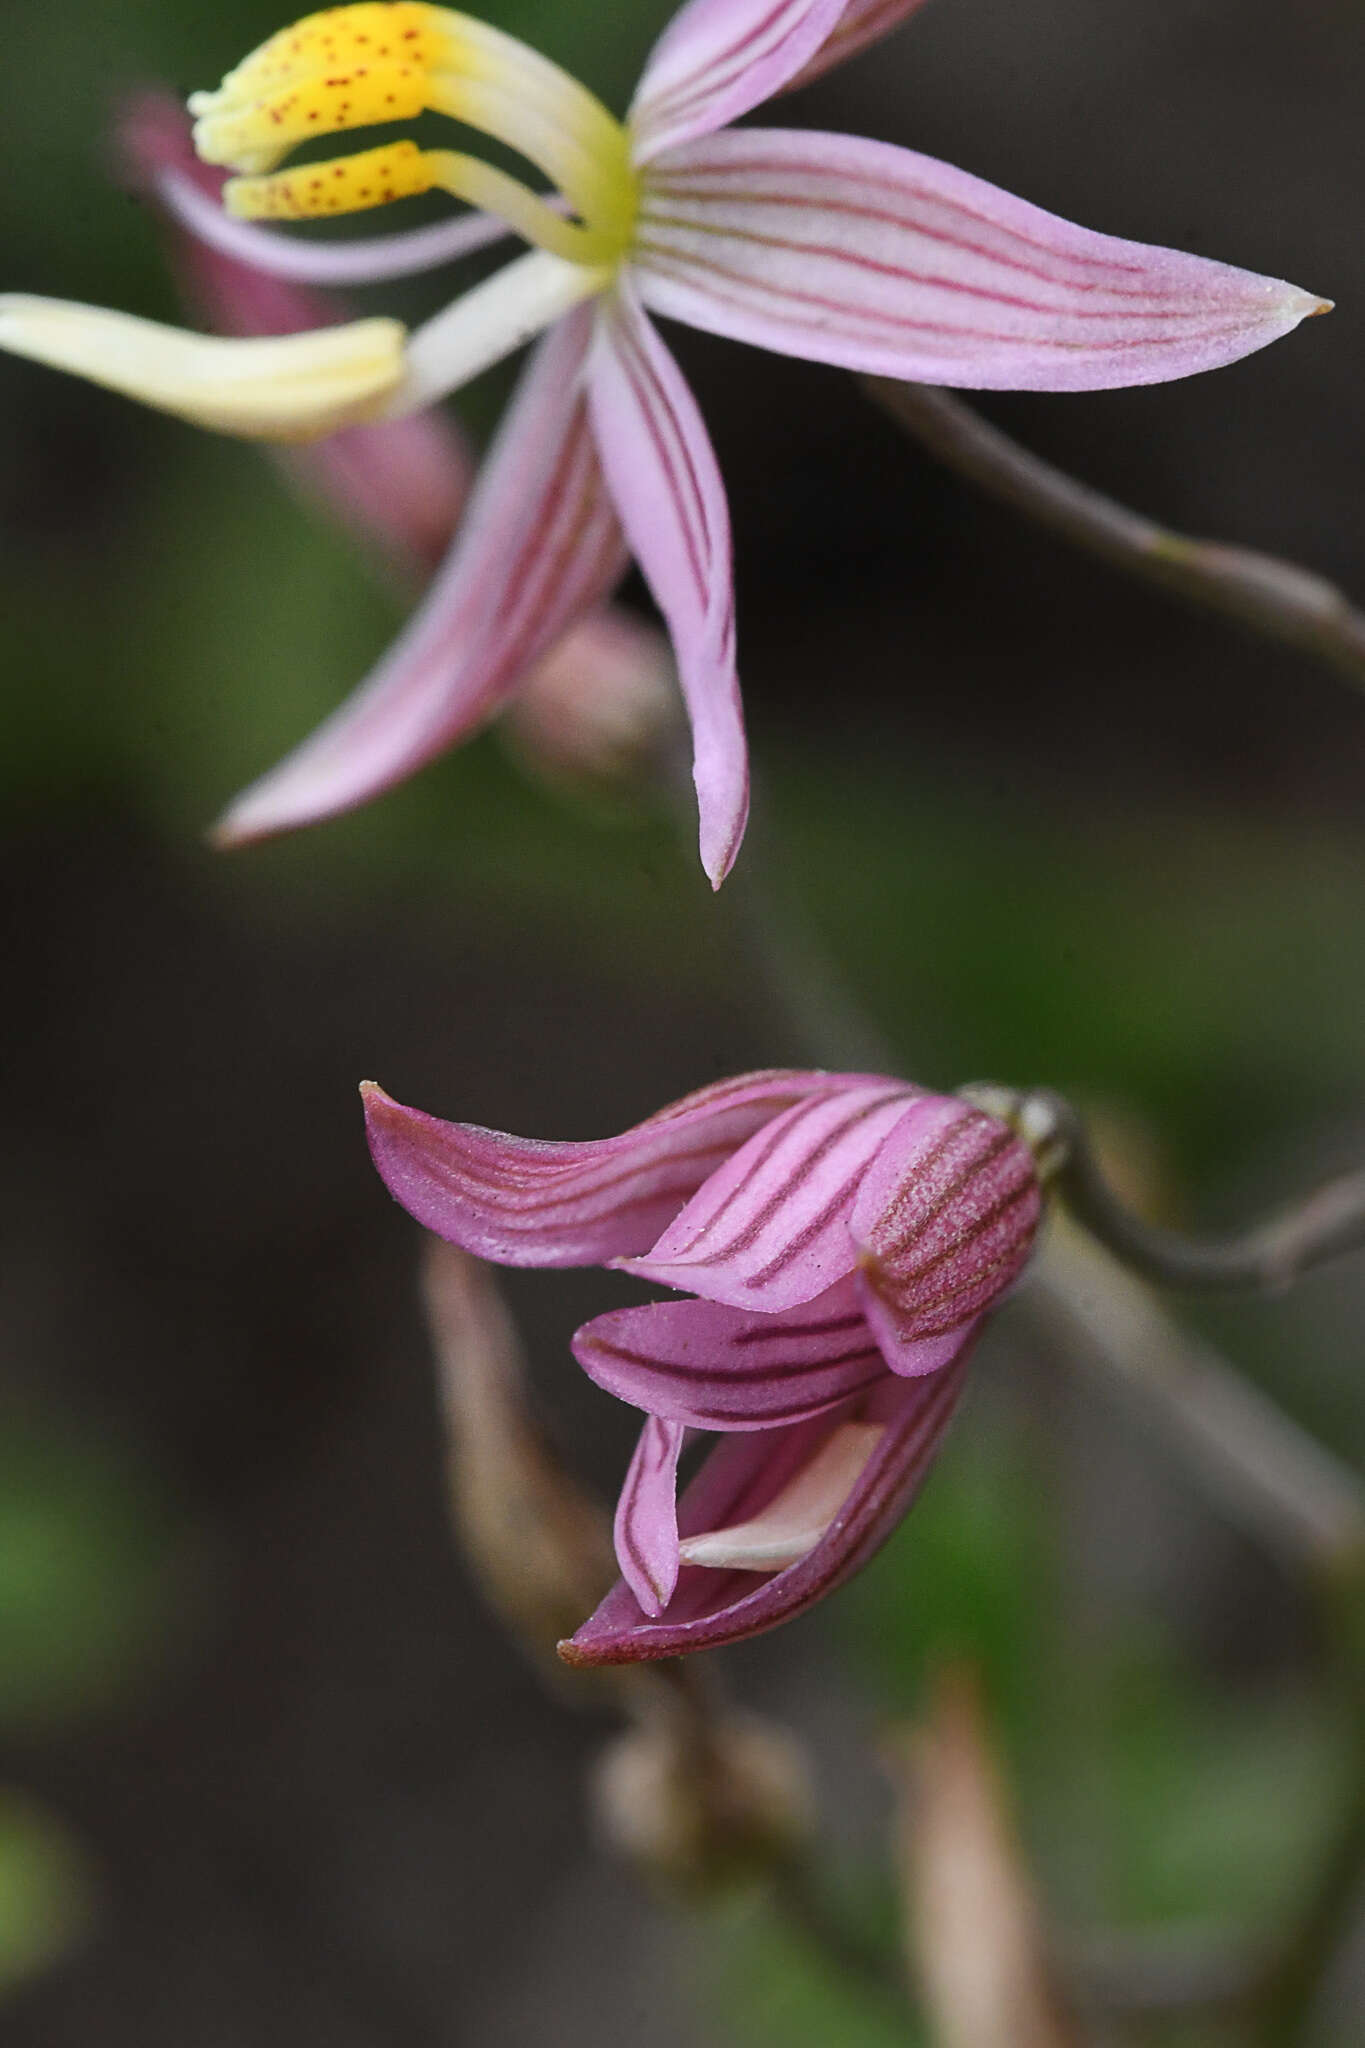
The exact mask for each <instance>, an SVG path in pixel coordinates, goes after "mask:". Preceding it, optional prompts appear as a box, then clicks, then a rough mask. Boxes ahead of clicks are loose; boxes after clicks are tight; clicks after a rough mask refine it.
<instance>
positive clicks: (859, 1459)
mask: <svg viewBox="0 0 1365 2048" xmlns="http://www.w3.org/2000/svg"><path fill="white" fill-rule="evenodd" d="M884 1435H885V1429H884V1427H883V1425H881V1424H880V1423H876V1422H841V1423H840V1425H839V1427H838V1428H837V1429H836V1430H835V1431H834V1433H833V1435H832V1436H831V1437H830V1438H829V1439H828V1440H827V1441H826V1442H825V1443H824V1444H823V1445H822V1446H821V1448H820V1450H819V1452H818V1453H817V1454H816V1456H815V1457H814V1458H812V1459H811V1461H810V1463H809V1465H807V1466H805V1467H804V1468H803V1470H802V1471H800V1472H798V1473H797V1475H796V1477H795V1479H793V1480H792V1481H791V1482H790V1484H789V1485H787V1486H784V1487H783V1489H782V1491H781V1493H779V1494H778V1496H777V1498H776V1500H774V1501H772V1502H770V1504H769V1505H768V1506H767V1507H766V1508H765V1509H764V1511H763V1513H762V1514H761V1515H756V1516H755V1517H754V1519H753V1521H751V1522H737V1523H736V1524H735V1526H734V1528H733V1529H708V1530H707V1531H706V1533H705V1534H704V1535H701V1536H685V1537H684V1538H683V1540H682V1542H681V1543H680V1544H679V1546H678V1549H679V1554H680V1556H681V1558H682V1561H683V1563H684V1564H700V1565H706V1566H709V1568H710V1569H711V1570H712V1571H742V1572H780V1571H785V1570H786V1568H787V1566H788V1565H793V1564H797V1563H798V1562H799V1561H800V1559H801V1558H803V1557H805V1556H806V1554H807V1553H808V1552H809V1551H812V1550H814V1548H815V1546H816V1544H817V1543H818V1542H819V1541H820V1539H821V1537H822V1536H823V1535H824V1533H825V1531H826V1530H827V1529H828V1527H829V1525H830V1523H831V1522H832V1521H833V1520H834V1517H835V1516H836V1515H837V1514H838V1512H839V1510H840V1508H841V1507H842V1506H843V1504H844V1502H845V1501H846V1500H847V1499H848V1496H849V1494H850V1493H851V1492H852V1491H853V1488H854V1486H855V1485H856V1484H857V1482H858V1479H859V1478H860V1476H861V1474H862V1470H863V1467H864V1466H865V1465H866V1463H867V1461H868V1459H869V1458H870V1457H871V1456H872V1453H873V1451H875V1450H876V1448H877V1445H878V1443H879V1442H880V1440H881V1438H882V1437H883V1436H884Z"/></svg>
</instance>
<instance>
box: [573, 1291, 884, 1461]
mask: <svg viewBox="0 0 1365 2048" xmlns="http://www.w3.org/2000/svg"><path fill="white" fill-rule="evenodd" d="M573 1352H574V1357H575V1358H576V1359H577V1360H578V1362H579V1364H580V1365H581V1366H582V1367H583V1370H584V1371H585V1372H586V1373H587V1375H588V1378H589V1379H591V1380H595V1381H596V1383H597V1385H598V1386H599V1387H602V1388H603V1389H604V1390H605V1391H606V1392H607V1393H608V1394H615V1395H616V1396H617V1397H618V1399H620V1400H622V1401H629V1402H630V1403H631V1405H632V1406H633V1407H636V1408H644V1409H646V1410H647V1411H648V1412H649V1413H650V1414H651V1415H661V1416H666V1417H667V1418H668V1420H669V1421H671V1422H679V1423H687V1424H689V1425H690V1426H691V1427H692V1428H694V1429H716V1430H752V1429H772V1428H774V1427H776V1426H778V1425H780V1424H785V1423H793V1422H804V1421H806V1420H807V1419H808V1418H810V1417H811V1416H815V1415H822V1414H824V1412H825V1411H826V1409H829V1408H836V1407H838V1406H839V1405H840V1404H841V1403H843V1402H845V1401H848V1400H850V1399H851V1398H852V1397H853V1396H854V1395H858V1394H865V1393H867V1392H868V1391H869V1390H870V1389H871V1388H872V1387H873V1386H874V1385H875V1384H876V1382H877V1381H878V1380H880V1379H884V1378H885V1377H886V1361H885V1359H884V1358H883V1357H882V1354H881V1352H880V1350H879V1349H878V1347H877V1341H876V1339H875V1338H874V1337H873V1335H872V1333H871V1331H870V1330H869V1329H868V1326H867V1321H866V1319H865V1317H864V1315H863V1311H862V1307H861V1304H860V1302H859V1299H858V1294H857V1289H856V1288H855V1286H854V1283H853V1281H852V1280H851V1279H848V1280H843V1281H840V1282H838V1283H837V1284H836V1285H835V1286H834V1287H832V1288H830V1289H829V1290H828V1292H827V1293H825V1294H822V1295H820V1296H819V1298H818V1299H817V1300H815V1301H812V1302H808V1303H807V1304H806V1306H805V1307H804V1308H800V1309H791V1310H788V1312H787V1313H786V1314H785V1315H775V1316H764V1315H753V1314H750V1313H747V1312H746V1311H745V1310H744V1309H736V1308H722V1307H719V1306H717V1304H716V1303H714V1302H710V1301H660V1302H653V1303H651V1304H650V1305H649V1306H648V1307H646V1308H626V1309H617V1310H615V1311H614V1312H613V1313H612V1314H610V1315H605V1316H597V1317H595V1318H594V1320H593V1321H592V1322H590V1323H585V1324H584V1325H583V1327H582V1329H581V1330H579V1332H578V1333H577V1335H576V1336H575V1338H574V1340H573Z"/></svg>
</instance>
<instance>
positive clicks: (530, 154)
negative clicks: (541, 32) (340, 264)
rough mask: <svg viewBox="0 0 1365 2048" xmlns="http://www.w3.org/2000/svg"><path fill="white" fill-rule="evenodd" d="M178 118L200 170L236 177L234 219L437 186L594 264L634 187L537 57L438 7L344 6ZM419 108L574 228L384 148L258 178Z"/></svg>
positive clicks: (607, 132)
mask: <svg viewBox="0 0 1365 2048" xmlns="http://www.w3.org/2000/svg"><path fill="white" fill-rule="evenodd" d="M190 109H191V111H192V112H193V113H194V114H195V115H197V117H198V119H197V122H196V126H195V143H196V147H197V148H198V150H199V153H200V155H201V156H202V157H203V158H204V159H205V161H206V162H209V163H217V164H225V165H229V166H231V167H232V168H233V169H235V170H237V171H239V172H242V173H245V174H246V182H245V183H241V182H239V183H238V184H236V186H235V187H233V188H230V193H229V204H230V205H231V206H232V208H233V210H234V211H235V212H238V213H241V214H244V215H245V216H246V217H248V218H286V217H287V218H291V219H301V218H308V217H309V216H311V215H313V214H316V213H339V212H350V211H353V210H355V209H356V208H358V207H361V206H372V205H373V206H378V205H383V204H385V203H387V202H388V201H389V200H391V199H397V198H402V197H405V196H407V195H408V194H409V193H413V192H418V191H429V190H431V189H432V187H433V186H439V187H441V188H442V189H445V190H448V191H450V192H452V193H453V194H454V195H455V196H457V197H459V198H462V199H470V200H472V201H473V203H474V204H476V205H479V206H481V207H484V208H487V209H488V210H490V211H495V212H497V213H498V214H499V215H500V216H501V217H502V218H503V219H505V220H507V221H508V222H509V224H510V225H512V226H513V227H515V228H516V230H517V231H518V232H519V233H522V234H524V235H526V236H527V238H528V239H529V240H531V241H533V242H536V243H538V244H539V245H540V246H542V247H544V248H547V249H550V250H552V251H553V252H554V253H555V254H557V255H562V256H564V257H566V258H567V259H568V260H570V261H575V262H583V263H590V264H593V265H597V264H600V263H602V262H603V261H608V262H609V261H611V260H612V259H613V258H614V257H616V256H618V255H619V254H620V253H621V252H622V251H623V250H624V248H625V246H626V243H627V241H628V239H629V236H630V233H631V230H632V228H633V224H634V217H635V206H636V180H635V174H634V172H633V171H632V169H631V166H630V162H629V144H628V139H627V136H626V131H625V129H624V128H623V126H622V125H621V123H620V122H619V121H616V120H614V119H613V117H612V116H611V114H609V113H608V112H607V109H606V108H605V107H604V106H603V105H602V103H601V101H600V100H598V99H596V98H595V97H594V95H593V94H592V93H590V92H589V91H588V90H587V89H586V87H584V86H581V85H580V84H579V83H578V81H577V80H576V79H573V78H571V77H570V76H569V75H568V73H567V72H564V71H561V70H560V69H559V67H558V65H556V64H552V63H551V62H550V61H549V59H548V58H545V57H542V56H540V55H539V53H538V52H536V51H534V50H531V49H528V48H527V46H526V45H525V44H524V43H520V42H518V41H517V40H516V38H515V37H512V36H508V35H505V34H503V33H502V31H501V30H498V29H494V28H490V27H488V26H487V24H485V23H483V22H479V21H475V20H474V19H472V17H470V16H468V15H464V14H459V13H456V12H454V11H453V10H452V9H449V8H442V7H431V6H426V5H422V4H418V0H358V4H353V5H351V6H346V7H336V8H330V9H327V10H326V11H324V12H323V13H320V14H315V15H310V16H308V17H306V18H305V19H304V20H303V21H301V22H299V23H298V24H296V26H295V27H294V28H292V29H285V30H282V31H281V32H280V33H279V34H278V35H276V36H272V37H271V38H270V40H269V41H268V42H266V43H263V44H262V45H261V47H260V48H259V49H258V50H256V51H254V52H253V53H252V55H251V56H249V57H247V58H245V59H243V61H242V63H241V64H239V65H238V66H237V68H236V69H235V70H234V71H232V72H230V73H229V74H228V76H227V77H226V78H225V79H224V81H223V83H222V85H221V86H220V88H219V89H218V91H217V92H213V93H196V94H195V95H194V97H193V98H192V99H191V101H190ZM426 110H430V111H433V112H436V113H443V114H446V115H448V116H450V117H451V118H453V119H455V120H458V121H461V122H463V123H464V124H465V125H466V126H468V127H472V128H476V129H479V130H481V131H482V132H483V133H485V134H488V135H491V136H493V137H494V138H495V139H496V140H498V141H500V142H503V143H506V144H507V145H508V146H509V147H510V148H513V149H515V150H517V151H518V152H519V153H520V154H521V155H522V156H524V157H526V158H527V159H529V161H530V162H532V163H534V164H535V165H536V166H537V168H538V169H540V170H541V171H542V172H544V174H545V175H546V176H547V177H548V178H550V179H551V180H552V182H553V183H554V184H555V185H556V186H557V188H558V190H559V191H560V193H562V194H563V196H564V198H565V200H567V202H568V204H569V206H570V207H571V208H572V210H573V211H574V212H575V213H577V214H578V216H579V218H580V220H581V221H582V223H583V225H582V226H581V227H579V226H576V225H574V224H572V223H566V222H565V221H564V220H563V219H562V218H561V217H559V216H558V215H557V214H556V213H555V212H554V211H553V209H552V208H550V207H547V206H546V204H545V201H544V200H543V199H542V198H541V197H540V196H539V195H537V194H535V193H533V192H531V191H530V190H529V188H528V187H526V186H525V185H522V184H520V183H519V182H518V181H517V180H516V179H514V178H511V177H509V176H508V175H507V174H506V173H505V172H501V171H495V170H494V169H492V168H491V167H490V166H486V165H482V164H481V163H480V162H479V161H478V160H477V159H476V158H473V157H470V156H466V155H463V154H460V153H457V152H453V151H432V152H428V153H426V154H425V155H424V154H423V153H421V152H419V151H417V150H416V148H415V146H413V145H405V146H404V151H403V153H397V152H395V150H394V149H393V147H392V146H391V147H390V149H389V150H388V151H387V152H385V151H366V152H362V153H360V154H359V155H358V156H357V157H356V158H354V159H352V160H351V167H350V168H348V167H347V164H346V162H344V161H337V162H332V163H329V164H327V165H323V166H319V165H310V166H309V167H308V168H307V170H306V171H298V172H291V173H284V174H281V175H279V176H278V177H275V176H272V175H271V174H272V173H275V172H276V171H277V167H278V166H279V165H280V164H281V163H282V161H283V159H284V158H285V157H286V156H287V155H288V153H289V152H290V150H291V149H293V148H294V147H295V146H296V145H297V144H298V143H300V142H303V141H305V140H307V139H308V138H309V137H311V136H319V135H326V134H335V133H338V132H340V131H343V130H347V129H353V128H363V127H371V126H375V125H378V124H380V123H387V122H392V121H407V120H413V119H415V118H416V116H417V115H418V114H420V113H422V112H423V111H426ZM319 174H321V177H322V182H321V183H320V184H319V183H318V182H317V179H318V177H319ZM334 202H335V203H334Z"/></svg>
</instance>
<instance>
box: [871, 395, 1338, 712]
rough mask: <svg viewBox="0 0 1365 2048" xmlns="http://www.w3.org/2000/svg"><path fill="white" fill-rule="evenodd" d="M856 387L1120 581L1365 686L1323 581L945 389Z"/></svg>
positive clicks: (949, 461) (1334, 597)
mask: <svg viewBox="0 0 1365 2048" xmlns="http://www.w3.org/2000/svg"><path fill="white" fill-rule="evenodd" d="M864 383H865V385H866V388H867V390H868V391H869V392H870V393H871V395H872V397H873V398H874V399H876V401H877V403H878V404H879V405H880V406H882V407H883V408H884V410H885V411H887V412H888V413H890V415H891V417H892V418H893V419H894V420H895V421H896V422H897V424H898V425H899V426H902V427H904V428H905V430H906V431H907V433H910V434H913V435H914V436H915V438H916V440H918V441H920V442H922V443H923V445H924V446H925V447H926V448H928V449H929V450H930V451H931V453H932V454H934V455H936V456H937V457H938V458H939V460H940V461H941V462H943V463H945V464H946V465H947V467H948V468H950V469H954V470H956V471H957V472H958V474H959V475H960V476H965V477H967V478H969V479H970V481H971V482H972V483H975V484H979V485H980V486H981V488H982V489H983V490H985V491H989V492H990V494H991V495H992V496H993V497H996V498H999V499H1001V500H1003V502H1004V503H1005V504H1007V505H1013V506H1014V508H1015V510H1016V511H1018V512H1022V513H1024V514H1025V516H1026V517H1028V518H1030V519H1036V520H1037V521H1038V522H1039V523H1040V524H1041V525H1043V526H1050V527H1051V528H1052V529H1053V530H1054V531H1055V532H1057V533H1061V534H1063V535H1065V537H1066V538H1067V539H1068V540H1071V541H1074V542H1075V543H1076V545H1077V546H1078V547H1082V548H1085V549H1087V550H1088V551H1089V553H1091V554H1092V555H1099V556H1100V557H1101V558H1102V559H1103V560H1104V561H1106V562H1112V563H1113V564H1114V566H1115V567H1116V568H1119V569H1123V570H1125V571H1127V573H1128V574H1129V575H1132V576H1139V577H1141V578H1142V579H1143V580H1144V581H1145V582H1148V583H1156V584H1160V585H1161V586H1162V587H1163V588H1164V589H1166V590H1173V591H1175V592H1177V593H1178V594H1179V595H1180V596H1181V597H1185V598H1188V599H1189V600H1190V601H1191V602H1192V603H1194V604H1199V605H1203V606H1205V607H1206V608H1207V609H1208V610H1210V611H1217V612H1222V613H1224V614H1225V615H1226V616H1227V617H1229V618H1233V619H1236V620H1238V621H1239V622H1240V623H1241V624H1242V625H1244V626H1247V627H1250V629H1251V630H1252V631H1253V632H1255V633H1261V634H1264V635H1265V636H1266V637H1267V638H1269V639H1272V640H1283V641H1286V642H1287V643H1288V644H1289V645H1290V646H1291V647H1301V648H1304V649H1306V650H1307V651H1308V652H1309V653H1310V654H1316V655H1317V656H1318V657H1319V659H1320V660H1322V661H1325V662H1327V663H1328V664H1329V666H1330V667H1332V668H1335V669H1336V670H1337V671H1338V673H1339V674H1341V675H1344V676H1347V677H1348V678H1349V679H1350V681H1351V682H1353V683H1354V684H1355V685H1356V687H1357V688H1358V689H1363V688H1365V611H1360V610H1358V609H1357V608H1356V607H1355V606H1354V605H1353V604H1352V603H1351V602H1350V600H1349V598H1347V597H1346V595H1345V593H1344V592H1342V591H1340V590H1338V589H1337V587H1336V585H1335V584H1334V583H1329V582H1328V581H1327V579H1326V578H1325V577H1323V576H1318V575H1316V574H1315V573H1314V572H1313V571H1312V570H1310V569H1301V568H1300V567H1299V566H1298V565H1297V563H1294V562H1285V561H1281V560H1280V559H1279V558H1278V557H1277V556H1275V555H1265V554H1261V553H1259V552H1258V551H1257V550H1255V549H1253V548H1239V547H1228V546H1225V545H1223V543H1221V542H1219V541H1208V540H1196V539H1192V538H1191V537H1190V536H1189V535H1187V534H1183V533H1175V532H1172V531H1171V529H1170V528H1169V527H1164V526H1158V525H1157V523H1156V522H1155V520H1152V519H1147V518H1145V517H1144V516H1143V515H1142V514H1141V513H1139V512H1133V511H1130V510H1129V509H1128V507H1127V506H1126V505H1120V504H1119V503H1118V502H1117V501H1116V500H1115V499H1113V498H1107V497H1105V496H1104V495H1103V493H1102V492H1100V491H1095V490H1092V489H1091V488H1090V487H1089V485H1088V484H1082V483H1078V482H1077V481H1076V479H1075V478H1074V477H1070V476H1068V475H1067V474H1066V473H1065V471H1063V470H1060V469H1056V468H1054V467H1053V465H1052V464H1051V463H1050V462H1044V461H1043V460H1042V459H1041V458H1040V457H1038V456H1036V455H1033V454H1031V453H1030V452H1029V450H1028V449H1027V448H1021V447H1020V445H1019V443H1018V442H1017V441H1014V440H1012V439H1011V438H1010V436H1009V435H1008V434H1004V433H1002V432H1001V431H1000V429H999V428H998V427H995V426H992V425H990V424H989V423H988V422H987V421H986V420H983V419H982V418H981V417H980V415H979V414H977V413H975V412H973V411H972V409H971V407H970V406H968V405H964V404H963V403H962V401H961V399H958V398H953V397H951V396H950V395H949V393H947V392H946V391H938V390H934V389H931V388H930V387H928V386H926V385H923V384H900V383H893V382H892V381H891V380H890V379H889V378H885V377H868V378H866V379H864Z"/></svg>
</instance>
